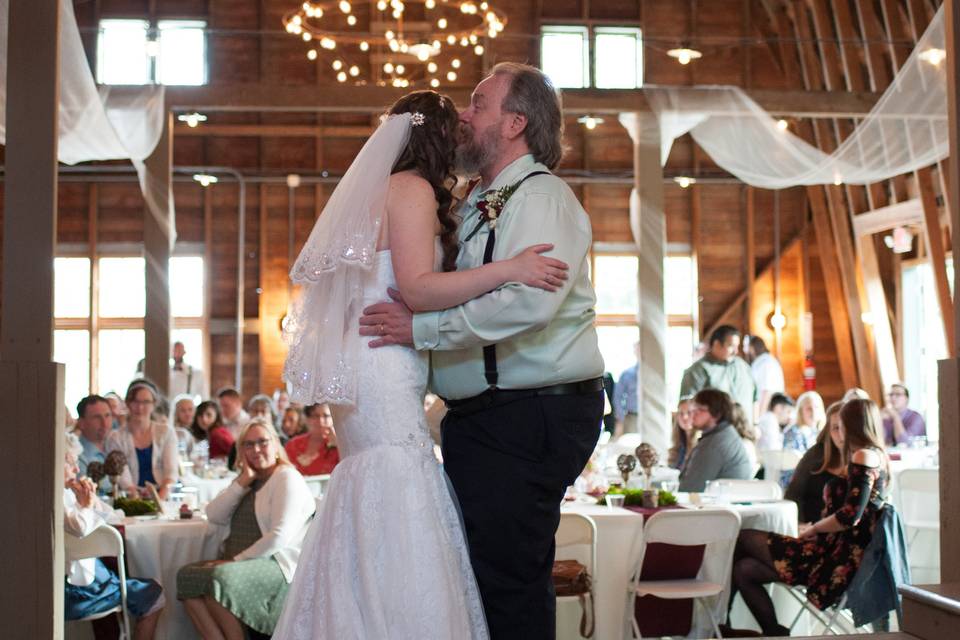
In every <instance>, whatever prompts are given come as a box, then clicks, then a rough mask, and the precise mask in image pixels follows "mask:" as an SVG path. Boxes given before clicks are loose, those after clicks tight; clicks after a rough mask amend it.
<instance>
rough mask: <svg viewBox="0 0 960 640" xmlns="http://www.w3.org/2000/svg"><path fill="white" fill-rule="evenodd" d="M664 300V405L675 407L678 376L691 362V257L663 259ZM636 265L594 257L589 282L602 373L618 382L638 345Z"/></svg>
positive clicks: (621, 257) (620, 257)
mask: <svg viewBox="0 0 960 640" xmlns="http://www.w3.org/2000/svg"><path fill="white" fill-rule="evenodd" d="M663 267H664V285H665V286H664V295H665V300H664V303H665V310H666V314H667V335H666V340H665V344H664V349H665V354H666V364H667V371H666V375H667V380H666V382H667V399H668V402H670V403H673V402H675V401H676V399H677V397H678V396H679V393H680V380H681V377H682V376H683V371H684V369H686V368H687V367H689V366H690V364H691V362H692V361H693V349H694V346H695V344H696V327H695V314H694V310H695V309H696V300H697V279H696V269H695V263H694V260H693V258H692V256H690V255H683V254H677V255H669V256H667V257H666V258H665V259H664V265H663ZM638 268H639V259H638V258H637V256H636V255H630V254H614V253H596V254H595V255H594V256H593V266H592V277H593V286H594V289H595V291H596V295H597V306H596V312H597V339H598V342H599V347H600V353H601V354H602V355H603V360H604V363H605V366H606V369H607V371H609V372H610V373H611V374H613V376H614V380H618V379H619V377H620V375H621V374H622V372H623V371H624V370H625V369H627V368H628V367H631V366H633V365H634V364H636V357H635V356H634V345H635V344H636V343H637V340H638V339H639V335H640V334H639V329H638V326H637V310H638V308H639V298H638V291H637V278H638Z"/></svg>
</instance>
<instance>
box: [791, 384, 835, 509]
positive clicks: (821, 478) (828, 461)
mask: <svg viewBox="0 0 960 640" xmlns="http://www.w3.org/2000/svg"><path fill="white" fill-rule="evenodd" d="M841 407H843V402H834V403H833V404H832V405H830V407H829V408H828V409H827V416H826V424H827V428H825V429H821V430H820V434H819V435H818V436H817V443H816V444H815V445H813V446H812V447H810V449H809V450H807V452H806V453H805V454H803V458H802V459H801V460H800V463H799V464H798V465H797V468H796V470H794V472H793V478H792V479H791V480H790V485H789V486H788V487H787V491H786V493H785V495H784V497H785V498H786V499H787V500H793V501H794V502H796V503H797V508H798V511H799V515H800V522H816V521H817V520H819V519H820V514H821V513H822V512H823V490H824V487H826V486H827V483H828V482H829V481H830V479H831V478H834V477H836V476H840V475H843V460H842V456H841V452H842V451H843V430H842V429H841V427H840V408H841Z"/></svg>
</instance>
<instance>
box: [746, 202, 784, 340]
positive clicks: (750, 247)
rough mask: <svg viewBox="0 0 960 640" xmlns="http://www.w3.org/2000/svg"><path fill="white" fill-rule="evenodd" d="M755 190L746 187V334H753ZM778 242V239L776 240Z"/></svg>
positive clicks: (755, 257)
mask: <svg viewBox="0 0 960 640" xmlns="http://www.w3.org/2000/svg"><path fill="white" fill-rule="evenodd" d="M755 196H756V189H754V188H753V187H750V186H748V187H747V207H746V210H747V224H746V227H747V264H746V267H747V288H746V292H747V332H748V333H750V334H752V333H753V287H754V284H755V283H756V280H757V249H756V228H755V225H754V222H755V221H756V202H755V201H756V197H755ZM777 242H780V238H777Z"/></svg>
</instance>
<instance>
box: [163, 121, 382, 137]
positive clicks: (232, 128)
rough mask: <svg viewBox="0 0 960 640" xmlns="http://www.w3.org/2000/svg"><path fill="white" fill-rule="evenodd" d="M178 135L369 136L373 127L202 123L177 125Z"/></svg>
mask: <svg viewBox="0 0 960 640" xmlns="http://www.w3.org/2000/svg"><path fill="white" fill-rule="evenodd" d="M174 130H175V132H176V135H177V136H223V137H234V136H236V137H256V136H263V137H266V138H313V137H322V138H367V137H369V136H370V134H371V133H373V127H372V126H370V127H364V126H353V127H351V126H319V125H312V124H202V125H200V126H197V127H189V126H187V125H185V124H181V125H177V126H176V127H175V129H174Z"/></svg>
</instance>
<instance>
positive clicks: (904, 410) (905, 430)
mask: <svg viewBox="0 0 960 640" xmlns="http://www.w3.org/2000/svg"><path fill="white" fill-rule="evenodd" d="M909 402H910V391H909V390H908V389H907V388H906V387H905V386H903V385H902V384H894V385H890V391H888V392H887V405H886V406H885V407H884V408H883V439H884V442H886V443H887V445H890V446H892V445H896V444H905V443H908V442H910V438H915V437H917V436H925V435H927V424H926V422H924V421H923V416H921V415H920V414H919V413H917V412H916V411H914V410H913V409H910V408H908V407H907V404H908V403H909Z"/></svg>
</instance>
